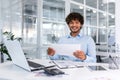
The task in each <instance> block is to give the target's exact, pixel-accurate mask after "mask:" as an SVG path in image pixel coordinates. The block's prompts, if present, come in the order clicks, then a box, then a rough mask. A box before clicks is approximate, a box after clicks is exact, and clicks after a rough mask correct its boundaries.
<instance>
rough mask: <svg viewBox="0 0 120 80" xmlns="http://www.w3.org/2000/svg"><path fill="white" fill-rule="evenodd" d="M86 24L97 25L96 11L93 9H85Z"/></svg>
mask: <svg viewBox="0 0 120 80" xmlns="http://www.w3.org/2000/svg"><path fill="white" fill-rule="evenodd" d="M86 24H87V25H94V26H97V11H96V10H93V9H89V8H87V9H86Z"/></svg>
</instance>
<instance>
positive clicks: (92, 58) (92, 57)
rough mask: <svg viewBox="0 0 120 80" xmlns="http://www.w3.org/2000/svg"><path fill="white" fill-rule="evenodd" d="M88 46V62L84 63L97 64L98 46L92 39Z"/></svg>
mask: <svg viewBox="0 0 120 80" xmlns="http://www.w3.org/2000/svg"><path fill="white" fill-rule="evenodd" d="M88 40H89V41H88V44H87V53H86V60H84V62H96V46H95V42H94V40H93V39H92V38H91V37H90V38H89V39H88Z"/></svg>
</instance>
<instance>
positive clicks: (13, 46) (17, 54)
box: [4, 40, 55, 71]
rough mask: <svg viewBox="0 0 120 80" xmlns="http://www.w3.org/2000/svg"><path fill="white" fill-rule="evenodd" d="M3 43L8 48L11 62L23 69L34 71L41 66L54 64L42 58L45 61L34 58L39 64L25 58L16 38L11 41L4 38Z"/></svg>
mask: <svg viewBox="0 0 120 80" xmlns="http://www.w3.org/2000/svg"><path fill="white" fill-rule="evenodd" d="M4 44H5V46H6V48H7V50H8V53H9V54H10V56H11V59H12V62H13V64H15V65H17V66H19V67H21V68H23V69H25V70H28V71H35V70H41V69H43V68H49V67H54V66H55V65H54V64H52V63H49V61H48V60H46V61H45V60H44V61H45V62H43V60H42V61H40V60H38V61H37V60H36V61H37V62H39V63H40V64H39V63H35V62H33V61H35V60H27V59H26V57H25V55H24V52H23V50H22V47H21V45H20V43H19V41H17V40H13V41H11V40H4ZM41 62H42V64H41ZM43 63H44V65H43Z"/></svg>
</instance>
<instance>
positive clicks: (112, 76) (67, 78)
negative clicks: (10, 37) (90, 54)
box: [0, 61, 120, 80]
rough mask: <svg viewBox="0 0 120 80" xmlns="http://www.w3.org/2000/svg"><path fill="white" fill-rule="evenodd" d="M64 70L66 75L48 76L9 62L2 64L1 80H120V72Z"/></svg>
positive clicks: (85, 68) (80, 69)
mask: <svg viewBox="0 0 120 80" xmlns="http://www.w3.org/2000/svg"><path fill="white" fill-rule="evenodd" d="M97 65H101V64H97ZM103 66H104V65H103ZM62 70H63V71H64V72H65V75H57V76H47V75H45V74H44V73H43V71H42V70H41V71H37V72H28V71H26V70H24V69H22V68H20V67H18V66H16V65H14V64H13V63H12V62H9V61H8V62H5V63H1V64H0V80H120V70H109V69H107V71H91V70H89V69H88V68H87V67H83V68H70V69H62Z"/></svg>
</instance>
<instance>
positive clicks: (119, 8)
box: [115, 0, 120, 51]
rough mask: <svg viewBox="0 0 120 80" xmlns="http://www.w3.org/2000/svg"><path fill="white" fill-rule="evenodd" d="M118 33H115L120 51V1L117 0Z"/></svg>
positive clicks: (117, 47)
mask: <svg viewBox="0 0 120 80" xmlns="http://www.w3.org/2000/svg"><path fill="white" fill-rule="evenodd" d="M115 8H116V12H115V13H116V16H115V17H116V18H115V19H116V20H115V21H116V22H115V24H116V31H115V38H116V50H118V49H119V51H120V0H116V7H115Z"/></svg>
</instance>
